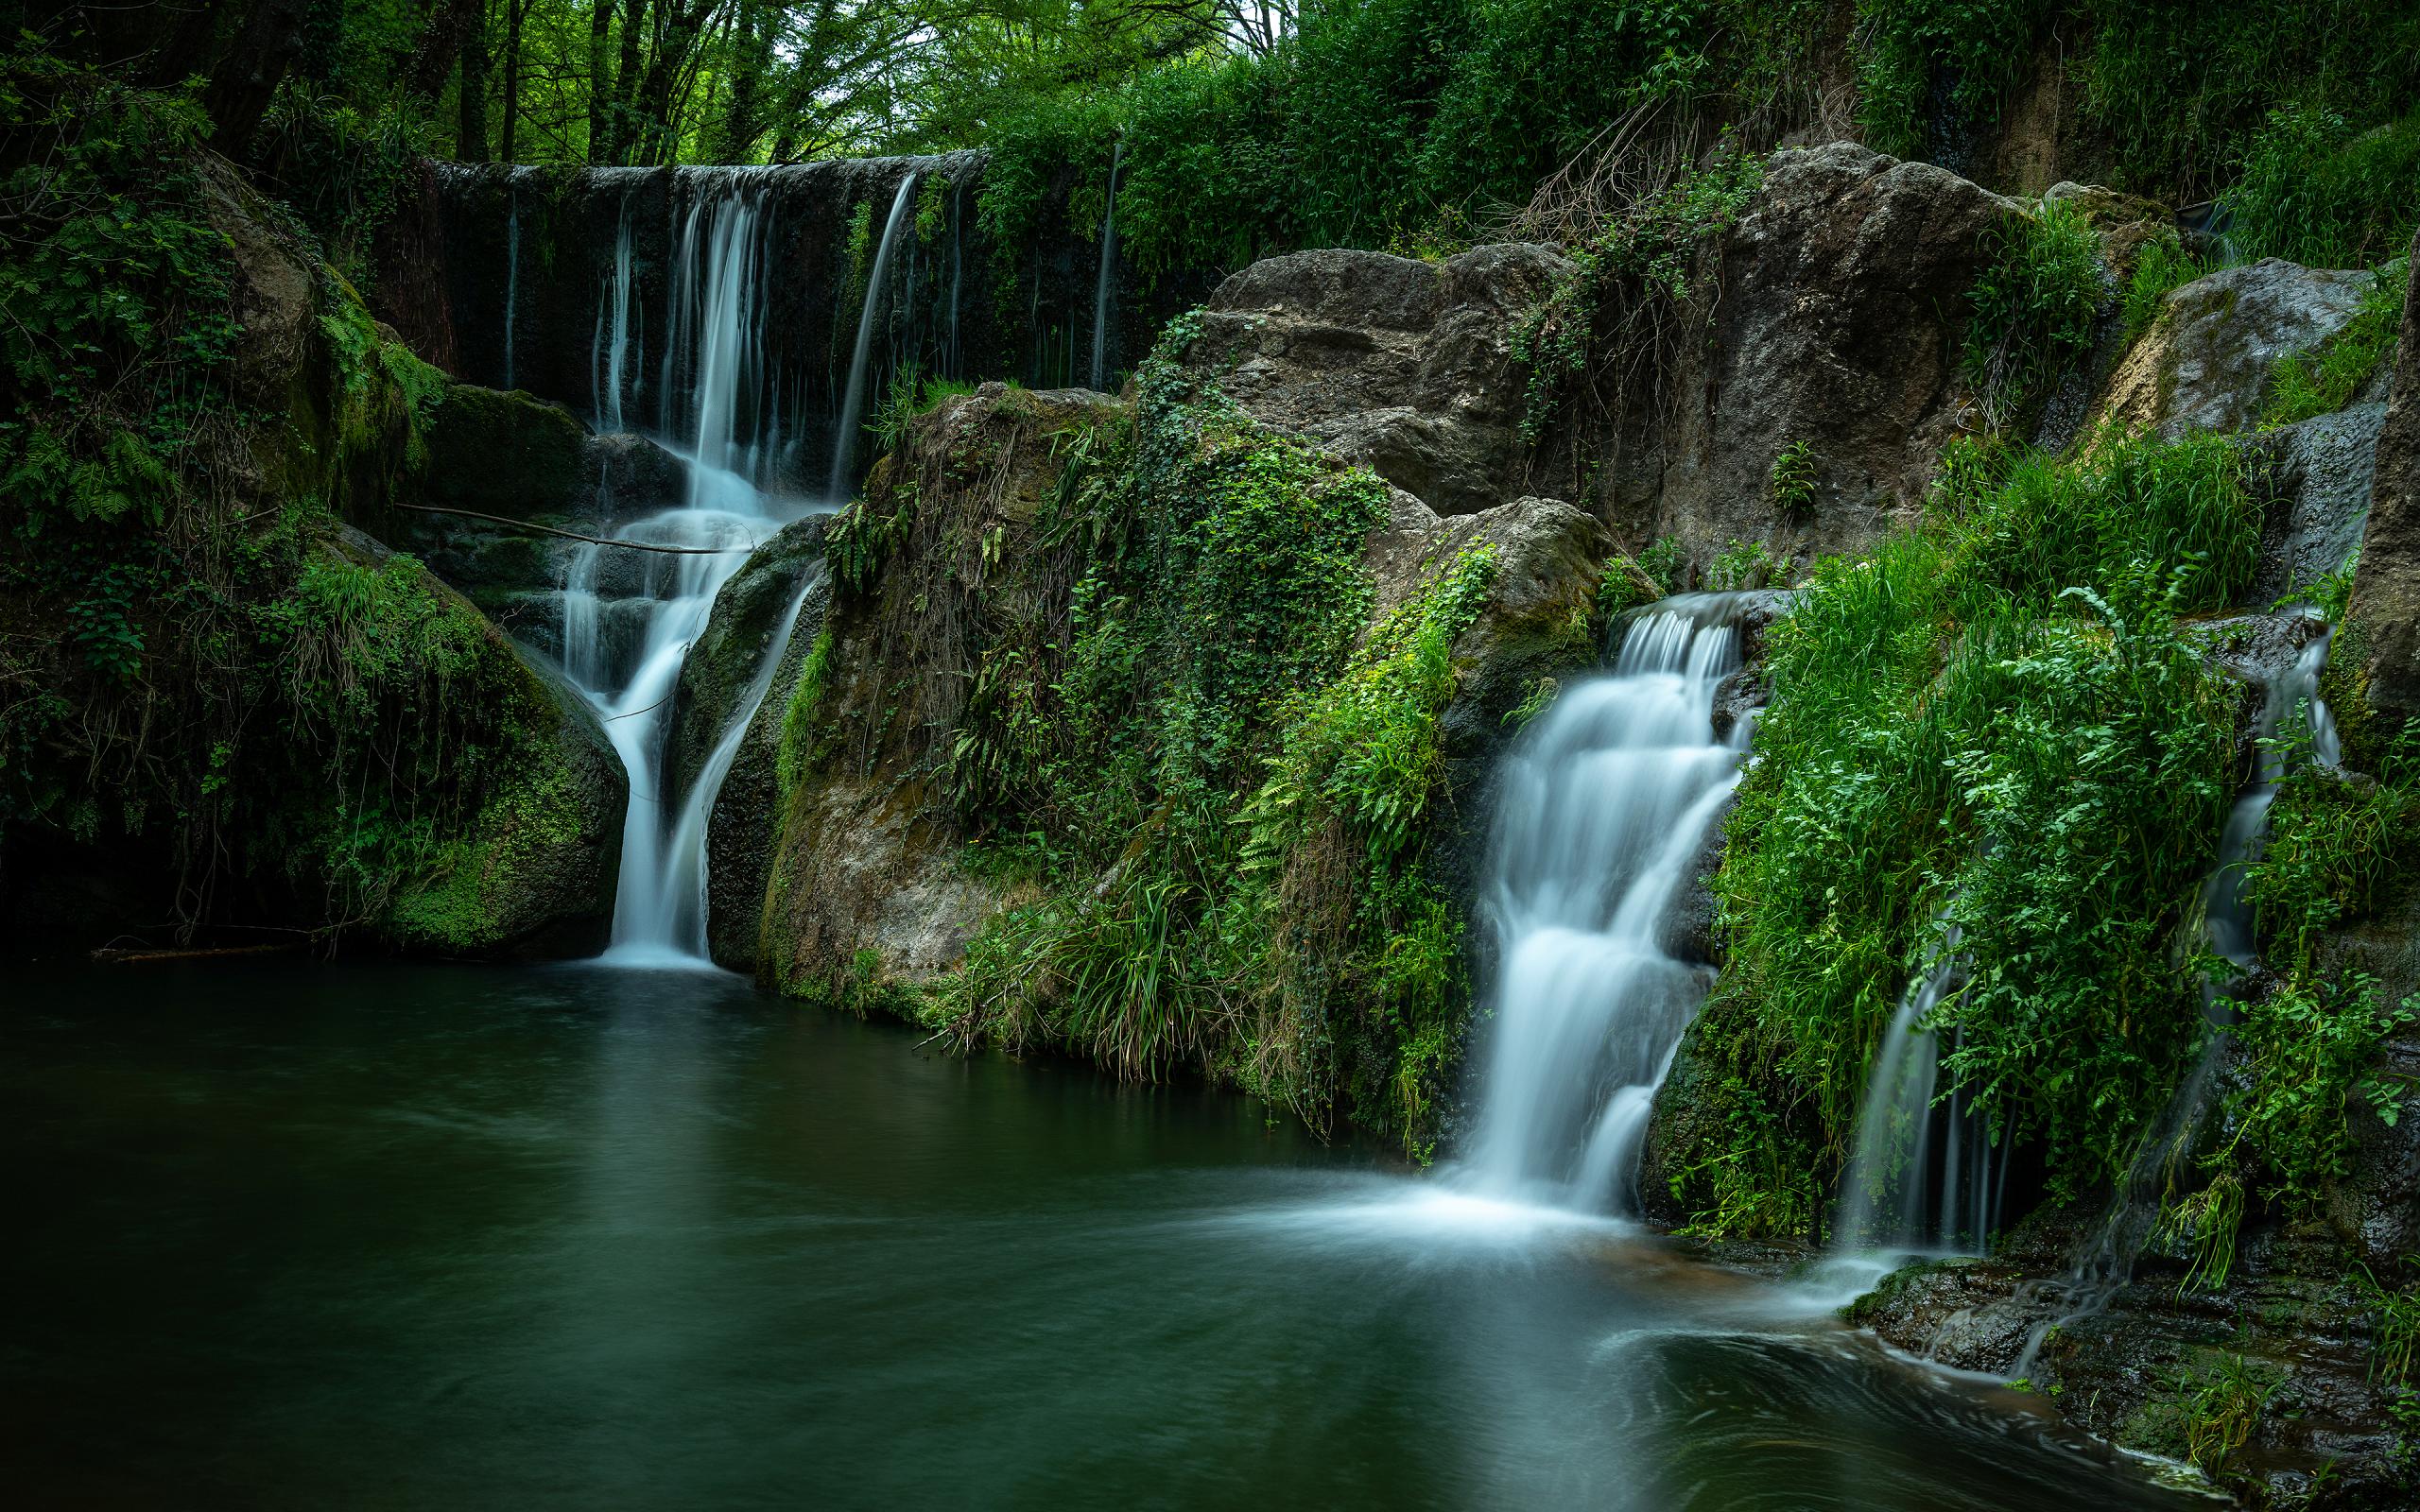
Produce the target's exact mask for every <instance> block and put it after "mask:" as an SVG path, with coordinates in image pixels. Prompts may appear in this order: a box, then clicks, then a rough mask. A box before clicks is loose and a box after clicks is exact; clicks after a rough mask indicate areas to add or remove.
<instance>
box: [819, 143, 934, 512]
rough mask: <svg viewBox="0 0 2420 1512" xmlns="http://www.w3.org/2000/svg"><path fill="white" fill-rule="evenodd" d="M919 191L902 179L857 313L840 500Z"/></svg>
mask: <svg viewBox="0 0 2420 1512" xmlns="http://www.w3.org/2000/svg"><path fill="white" fill-rule="evenodd" d="M915 190H916V175H915V174H914V173H913V172H909V173H908V174H907V175H905V176H904V177H902V178H901V179H900V180H899V192H898V193H897V194H896V195H893V196H892V197H891V200H890V219H888V220H886V221H884V222H883V223H882V243H881V245H880V246H878V247H876V248H875V249H874V254H873V271H872V272H870V273H869V274H867V275H866V302H865V308H864V309H862V310H860V311H859V312H858V313H857V346H856V352H855V353H854V354H853V355H852V356H851V357H850V359H849V387H848V391H847V395H846V397H845V398H843V399H842V401H841V403H840V429H839V431H838V433H837V434H836V435H834V437H833V438H832V488H831V496H832V498H833V499H834V500H836V501H838V500H840V499H845V498H847V497H848V495H849V490H850V488H851V486H852V485H853V484H855V483H856V474H855V473H854V472H852V471H851V469H852V467H853V466H854V465H855V464H856V459H857V424H858V421H859V420H860V418H861V417H862V416H863V414H864V412H865V403H866V358H867V356H868V355H869V354H870V353H871V352H873V322H874V315H875V312H876V311H877V310H878V309H880V307H881V304H882V276H883V272H884V270H885V269H886V268H888V267H889V266H890V249H891V248H892V246H893V245H894V244H896V243H897V242H898V240H899V228H900V227H902V226H904V225H906V224H907V221H908V199H909V198H910V197H911V196H913V195H914V193H915Z"/></svg>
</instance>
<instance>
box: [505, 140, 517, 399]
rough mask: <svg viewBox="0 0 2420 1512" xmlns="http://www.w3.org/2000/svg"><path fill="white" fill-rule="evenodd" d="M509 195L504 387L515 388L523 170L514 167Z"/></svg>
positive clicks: (509, 183)
mask: <svg viewBox="0 0 2420 1512" xmlns="http://www.w3.org/2000/svg"><path fill="white" fill-rule="evenodd" d="M507 182H508V185H509V187H508V188H507V190H506V194H507V195H508V196H509V197H510V200H511V208H510V211H509V212H508V214H507V215H506V216H505V222H504V387H507V388H510V387H512V324H513V307H514V306H515V305H517V304H518V303H519V302H520V301H521V170H519V169H518V168H516V169H514V170H513V173H512V177H511V179H510V180H507Z"/></svg>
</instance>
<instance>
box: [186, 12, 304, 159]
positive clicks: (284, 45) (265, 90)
mask: <svg viewBox="0 0 2420 1512" xmlns="http://www.w3.org/2000/svg"><path fill="white" fill-rule="evenodd" d="M302 4H303V0H253V4H252V8H251V13H250V14H248V15H247V16H246V17H245V18H244V24H243V28H242V29H241V30H240V31H238V32H237V33H236V34H235V45H234V46H233V48H231V49H230V50H229V52H228V54H227V57H226V59H225V60H224V61H222V62H220V63H219V65H218V66H217V67H216V69H214V70H212V72H211V75H210V87H209V89H207V90H206V91H204V92H203V94H202V108H203V109H204V110H206V111H208V112H210V119H211V121H212V123H213V124H214V125H216V128H217V131H216V135H215V137H214V139H213V142H212V146H216V148H217V149H218V150H219V151H220V152H222V153H224V154H226V155H227V156H228V157H231V158H235V159H239V160H240V159H241V158H243V157H244V155H245V154H246V153H248V152H250V151H251V146H252V133H253V132H255V131H257V130H259V129H260V124H261V116H262V115H263V114H264V113H266V112H268V102H269V100H270V98H271V97H272V96H274V95H275V94H277V86H278V85H280V84H282V83H284V82H285V74H286V71H287V70H288V69H290V68H292V67H293V66H294V60H295V57H296V55H297V54H299V53H301V52H302Z"/></svg>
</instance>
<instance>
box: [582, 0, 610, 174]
mask: <svg viewBox="0 0 2420 1512" xmlns="http://www.w3.org/2000/svg"><path fill="white" fill-rule="evenodd" d="M613 42H614V0H596V6H595V8H594V9H591V10H590V11H589V13H588V161H589V162H591V163H604V162H608V161H610V160H611V158H612V156H613V147H614V135H613V133H614V127H613V122H614V75H613V73H612V71H611V63H612V59H613Z"/></svg>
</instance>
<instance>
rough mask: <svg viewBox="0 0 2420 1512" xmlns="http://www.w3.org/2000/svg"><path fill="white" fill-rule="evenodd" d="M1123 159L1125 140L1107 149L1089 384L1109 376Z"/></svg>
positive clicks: (1099, 384)
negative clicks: (1106, 191)
mask: <svg viewBox="0 0 2420 1512" xmlns="http://www.w3.org/2000/svg"><path fill="white" fill-rule="evenodd" d="M1125 161H1126V144H1125V143H1124V142H1123V141H1120V142H1118V143H1117V144H1116V146H1113V147H1112V148H1111V149H1110V155H1109V203H1108V205H1107V206H1105V207H1104V208H1103V209H1102V210H1101V213H1100V276H1099V279H1098V282H1097V283H1095V284H1094V285H1093V387H1095V388H1098V387H1101V385H1102V384H1104V383H1106V382H1107V381H1108V379H1109V284H1110V271H1111V269H1112V268H1114V267H1115V266H1117V170H1118V168H1119V167H1120V166H1121V165H1123V164H1124V163H1125Z"/></svg>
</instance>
